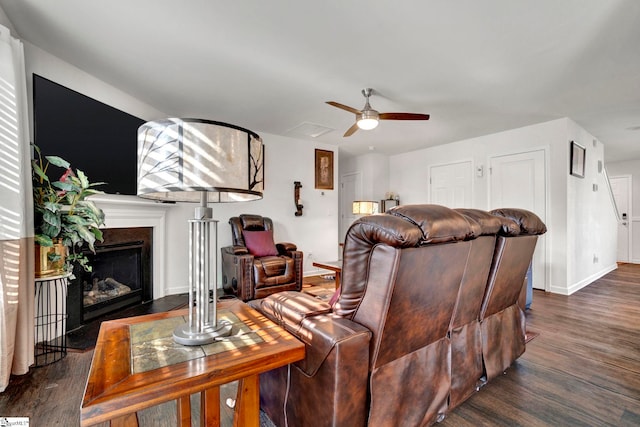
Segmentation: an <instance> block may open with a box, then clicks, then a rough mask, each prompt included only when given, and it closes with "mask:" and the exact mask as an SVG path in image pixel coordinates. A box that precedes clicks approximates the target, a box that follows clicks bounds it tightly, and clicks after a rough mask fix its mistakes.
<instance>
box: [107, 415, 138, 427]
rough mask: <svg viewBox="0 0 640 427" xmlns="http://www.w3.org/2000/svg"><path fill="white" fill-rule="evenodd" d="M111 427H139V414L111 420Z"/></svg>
mask: <svg viewBox="0 0 640 427" xmlns="http://www.w3.org/2000/svg"><path fill="white" fill-rule="evenodd" d="M111 427H138V414H137V413H136V412H134V413H132V414H127V415H123V416H121V417H118V418H114V419H112V420H111Z"/></svg>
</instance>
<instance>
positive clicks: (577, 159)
mask: <svg viewBox="0 0 640 427" xmlns="http://www.w3.org/2000/svg"><path fill="white" fill-rule="evenodd" d="M586 153H587V149H586V148H584V147H583V146H582V145H580V144H578V143H577V142H575V141H571V156H570V160H569V161H570V167H569V173H570V174H571V175H573V176H577V177H578V178H584V165H585V156H586Z"/></svg>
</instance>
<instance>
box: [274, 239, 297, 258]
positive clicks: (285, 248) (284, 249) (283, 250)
mask: <svg viewBox="0 0 640 427" xmlns="http://www.w3.org/2000/svg"><path fill="white" fill-rule="evenodd" d="M276 249H278V254H280V255H285V256H289V257H292V258H293V255H292V253H293V252H296V251H297V250H298V247H297V246H296V245H295V244H293V243H288V242H281V243H276Z"/></svg>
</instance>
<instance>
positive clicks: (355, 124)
mask: <svg viewBox="0 0 640 427" xmlns="http://www.w3.org/2000/svg"><path fill="white" fill-rule="evenodd" d="M358 129H359V127H358V123H354V124H353V126H351V127H350V128H349V129H347V131H346V132H345V133H344V135H342V136H343V137H347V136H351V135H353V134H354V133H355V132H356V131H357V130H358Z"/></svg>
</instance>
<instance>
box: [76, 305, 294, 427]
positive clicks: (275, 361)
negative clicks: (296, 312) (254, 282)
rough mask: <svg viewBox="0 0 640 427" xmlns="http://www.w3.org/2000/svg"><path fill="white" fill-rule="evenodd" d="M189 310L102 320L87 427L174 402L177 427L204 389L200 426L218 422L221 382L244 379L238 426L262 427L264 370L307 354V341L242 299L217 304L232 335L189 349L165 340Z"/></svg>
mask: <svg viewBox="0 0 640 427" xmlns="http://www.w3.org/2000/svg"><path fill="white" fill-rule="evenodd" d="M187 315H188V309H184V310H176V311H170V312H166V313H158V314H150V315H147V316H139V317H131V318H126V319H118V320H112V321H108V322H103V323H102V325H101V327H100V333H99V335H98V341H97V344H96V348H95V352H94V355H93V360H92V362H91V368H90V371H89V378H88V380H87V385H86V388H85V393H84V397H83V400H82V405H81V408H80V411H81V415H80V419H81V425H82V426H89V425H93V424H97V423H101V422H105V421H111V425H112V426H137V425H138V420H137V416H136V412H137V411H139V410H141V409H144V408H148V407H150V406H155V405H158V404H160V403H164V402H167V401H170V400H176V403H177V418H178V419H177V425H179V426H190V425H191V404H190V398H189V396H190V395H191V394H194V393H201V399H200V402H201V410H200V417H201V425H207V426H209V425H219V423H220V389H219V386H220V385H222V384H225V383H228V382H232V381H236V380H239V384H238V395H237V398H236V405H235V414H234V426H255V427H259V424H260V396H259V393H260V391H259V390H260V389H259V374H260V373H262V372H265V371H268V370H271V369H274V368H278V367H280V366H284V365H287V364H289V363H292V362H295V361H298V360H301V359H303V358H304V351H305V350H304V344H303V343H301V342H300V341H298V340H297V339H296V338H294V337H293V336H292V335H290V334H289V333H288V332H286V331H285V330H284V329H282V328H281V327H279V326H277V325H276V324H275V323H273V322H271V321H270V320H269V319H267V318H266V317H264V316H263V315H262V314H260V313H259V312H257V311H255V310H253V309H252V308H250V307H249V306H248V305H246V304H244V303H242V302H241V301H239V300H227V301H222V302H219V303H218V317H219V318H225V319H233V320H232V323H233V324H234V327H233V330H232V335H233V336H232V337H229V338H228V339H225V340H222V341H220V342H219V343H214V344H209V345H206V346H188V347H187V346H180V345H179V344H175V343H172V342H171V341H172V338H170V337H169V338H165V337H164V335H167V333H168V334H169V335H170V334H171V332H172V327H173V324H176V323H180V322H182V321H183V319H184V318H186V316H187ZM166 330H168V332H167V331H166ZM241 341H242V342H241ZM154 343H157V344H154ZM154 346H155V347H157V348H156V349H154ZM175 346H178V347H175ZM174 347H175V348H174ZM172 349H173V350H175V351H174V352H173V353H172V352H171V351H172ZM154 355H157V357H156V356H154ZM185 358H186V359H187V360H184V359H185Z"/></svg>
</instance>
